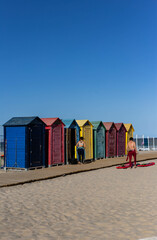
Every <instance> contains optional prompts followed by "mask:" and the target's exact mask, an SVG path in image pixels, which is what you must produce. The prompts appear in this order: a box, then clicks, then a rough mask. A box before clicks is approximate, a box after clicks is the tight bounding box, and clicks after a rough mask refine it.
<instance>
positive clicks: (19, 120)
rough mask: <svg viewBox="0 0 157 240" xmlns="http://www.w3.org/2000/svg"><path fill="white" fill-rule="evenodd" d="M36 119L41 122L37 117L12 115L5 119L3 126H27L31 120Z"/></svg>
mask: <svg viewBox="0 0 157 240" xmlns="http://www.w3.org/2000/svg"><path fill="white" fill-rule="evenodd" d="M35 120H38V121H41V122H43V121H42V120H41V119H40V118H39V117H37V116H35V117H13V118H11V119H10V120H9V121H7V122H6V123H5V124H4V125H3V126H27V125H29V124H31V123H32V122H33V121H35Z"/></svg>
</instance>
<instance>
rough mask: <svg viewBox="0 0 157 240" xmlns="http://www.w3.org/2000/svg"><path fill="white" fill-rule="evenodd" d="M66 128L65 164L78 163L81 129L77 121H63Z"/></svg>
mask: <svg viewBox="0 0 157 240" xmlns="http://www.w3.org/2000/svg"><path fill="white" fill-rule="evenodd" d="M62 122H63V123H64V124H65V126H64V141H65V142H64V144H65V148H64V149H65V164H68V163H76V162H77V161H76V159H77V154H76V143H77V142H78V141H79V138H80V127H79V125H78V124H77V122H76V120H75V119H62Z"/></svg>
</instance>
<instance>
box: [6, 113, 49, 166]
mask: <svg viewBox="0 0 157 240" xmlns="http://www.w3.org/2000/svg"><path fill="white" fill-rule="evenodd" d="M3 126H4V141H5V145H6V147H5V150H4V156H5V167H6V168H20V169H23V168H24V169H30V168H34V167H41V166H45V123H44V122H43V121H42V120H41V119H40V118H39V117H13V118H11V119H10V120H9V121H8V122H6V123H5V124H4V125H3Z"/></svg>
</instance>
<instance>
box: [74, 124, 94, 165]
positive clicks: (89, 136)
mask: <svg viewBox="0 0 157 240" xmlns="http://www.w3.org/2000/svg"><path fill="white" fill-rule="evenodd" d="M76 122H77V124H78V125H79V127H80V137H83V138H84V142H85V144H86V149H85V160H92V159H93V125H92V124H91V122H90V121H89V120H76Z"/></svg>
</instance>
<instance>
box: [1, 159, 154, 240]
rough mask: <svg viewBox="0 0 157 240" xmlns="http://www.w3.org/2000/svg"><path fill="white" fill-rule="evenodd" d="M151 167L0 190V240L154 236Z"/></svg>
mask: <svg viewBox="0 0 157 240" xmlns="http://www.w3.org/2000/svg"><path fill="white" fill-rule="evenodd" d="M147 162H149V161H147ZM155 162H156V165H155V166H152V167H147V168H137V169H127V170H126V169H122V170H120V169H116V167H112V168H106V169H101V170H96V171H92V172H87V173H80V174H76V175H71V176H66V177H60V178H57V179H52V180H47V181H42V182H35V183H31V184H24V185H20V186H15V187H8V188H2V189H0V220H1V225H0V239H1V240H4V239H5V240H12V239H13V240H16V239H22V240H26V239H27V240H32V239H33V240H35V239H37V240H48V239H51V240H60V239H61V240H64V239H65V240H66V239H67V240H71V239H72V240H86V239H89V240H92V239H98V240H99V239H100V240H101V239H102V240H136V239H142V238H148V237H153V236H157V160H155Z"/></svg>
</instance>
